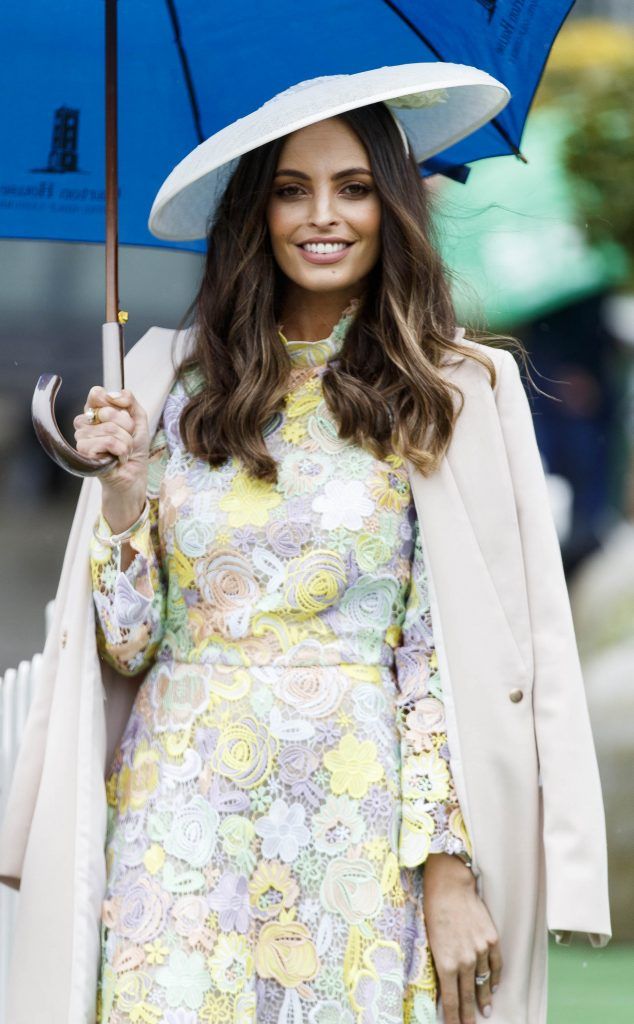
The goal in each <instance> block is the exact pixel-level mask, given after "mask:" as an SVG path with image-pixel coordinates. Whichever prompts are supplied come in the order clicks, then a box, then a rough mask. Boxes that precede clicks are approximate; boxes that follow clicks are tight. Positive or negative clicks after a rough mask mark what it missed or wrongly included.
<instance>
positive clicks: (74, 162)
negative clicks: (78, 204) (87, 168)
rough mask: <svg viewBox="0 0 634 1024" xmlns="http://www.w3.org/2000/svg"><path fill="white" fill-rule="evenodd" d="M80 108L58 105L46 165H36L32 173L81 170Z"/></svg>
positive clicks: (60, 172) (75, 171) (58, 172)
mask: <svg viewBox="0 0 634 1024" xmlns="http://www.w3.org/2000/svg"><path fill="white" fill-rule="evenodd" d="M78 133H79V110H78V109H77V108H75V107H58V108H57V110H55V111H54V113H53V133H52V137H51V148H50V150H49V154H48V163H47V165H46V167H34V168H33V170H32V172H31V173H32V174H73V173H75V174H76V173H77V172H78V171H79V164H78V159H77V137H78Z"/></svg>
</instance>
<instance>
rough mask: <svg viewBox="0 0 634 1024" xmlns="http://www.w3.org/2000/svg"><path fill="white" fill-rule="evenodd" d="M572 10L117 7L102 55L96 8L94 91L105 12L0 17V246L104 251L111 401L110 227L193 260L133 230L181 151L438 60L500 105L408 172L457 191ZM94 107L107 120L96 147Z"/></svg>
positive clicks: (18, 8)
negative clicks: (315, 86)
mask: <svg viewBox="0 0 634 1024" xmlns="http://www.w3.org/2000/svg"><path fill="white" fill-rule="evenodd" d="M571 7H572V2H571V0H531V2H524V0H452V2H451V4H444V5H443V4H439V3H437V2H434V3H431V2H429V0H428V2H425V0H401V2H399V3H394V2H391V0H318V3H316V4H315V5H314V8H313V9H312V10H311V8H310V7H308V6H307V5H299V4H298V3H297V0H275V3H274V4H263V3H262V0H231V2H229V0H210V2H208V3H203V2H202V0H165V2H164V3H157V2H156V0H154V2H150V0H126V2H125V3H122V4H121V5H120V9H119V30H118V31H119V45H118V47H116V45H115V39H116V17H117V3H116V0H105V9H106V21H108V19H109V23H110V56H109V58H107V61H109V64H110V74H109V75H108V76H107V78H108V82H109V83H110V84H109V87H108V89H106V76H105V75H104V63H103V53H104V38H105V35H106V32H105V29H104V2H101V3H96V2H94V0H58V2H57V3H54V4H53V3H50V2H48V3H36V2H35V0H31V2H30V3H22V4H19V3H16V2H13V3H9V4H7V5H5V8H4V11H3V15H2V20H1V24H2V32H1V33H0V85H1V86H2V88H0V94H1V95H2V97H3V101H2V102H3V110H2V135H3V150H4V152H3V156H2V170H1V175H0V236H4V237H16V238H34V239H35V238H36V239H56V240H65V241H84V242H86V241H87V242H103V241H104V238H105V239H106V250H107V251H106V265H107V302H106V307H107V312H106V321H107V324H106V327H108V328H109V330H108V331H106V335H107V337H108V339H109V342H108V344H109V351H110V355H109V357H108V360H107V361H108V372H107V383H108V384H109V386H113V387H114V386H117V383H119V384H120V378H121V368H120V362H121V360H120V358H119V356H118V355H117V349H116V346H117V345H118V346H119V352H122V351H123V341H122V332H121V328H120V325H119V310H118V297H117V288H116V279H117V274H116V263H117V261H116V247H117V227H118V237H119V240H120V241H121V242H122V243H124V244H127V245H159V246H167V247H176V248H181V249H193V250H201V249H203V248H204V242H202V241H201V242H180V243H173V242H164V241H161V240H159V239H156V238H154V236H153V235H151V234H150V233H149V231H148V228H147V217H148V214H149V210H150V207H151V204H152V200H153V198H154V195H155V194H156V191H157V190H158V187H159V186H160V184H161V182H162V181H163V179H164V178H165V177H166V175H167V174H168V173H169V171H170V170H171V168H172V167H173V166H174V165H175V164H176V163H177V162H178V161H179V160H180V159H181V158H182V157H183V156H185V155H186V153H188V152H189V151H190V150H191V149H193V148H194V146H196V145H197V144H198V143H199V142H200V141H202V140H203V139H204V138H207V137H208V136H210V135H212V134H213V133H214V132H216V131H218V130H219V129H220V128H222V127H224V126H225V125H226V124H228V123H230V122H231V121H233V120H235V119H236V118H238V117H242V116H244V115H245V114H247V113H249V112H250V111H251V110H253V109H255V108H256V107H257V106H259V105H260V104H262V103H263V102H265V101H266V100H267V99H268V98H270V96H272V95H273V94H275V93H277V92H279V91H281V90H283V89H285V88H287V87H288V86H290V85H292V84H294V83H296V82H298V81H301V80H304V79H308V78H313V77H316V76H318V75H328V74H340V73H353V72H357V71H364V70H368V69H370V68H372V67H378V66H382V65H386V64H405V63H411V62H416V61H427V60H446V61H450V62H454V63H463V64H471V65H474V66H476V67H479V68H481V69H482V70H484V71H487V72H489V73H490V74H491V75H493V76H494V77H495V78H497V79H499V80H500V81H502V82H503V83H504V84H505V85H506V86H507V87H508V88H509V89H510V91H511V94H512V99H511V100H510V102H509V103H508V105H507V106H506V107H505V108H504V110H503V111H502V112H501V113H500V115H499V116H498V117H497V118H495V119H494V120H493V121H491V122H490V123H488V124H487V125H485V126H484V127H483V128H481V129H479V130H478V131H477V132H475V133H474V134H473V135H471V136H470V137H468V138H467V139H464V140H463V141H462V142H459V143H457V144H456V145H454V146H451V147H449V148H448V149H446V150H445V151H444V152H443V153H441V154H439V155H438V156H435V157H433V158H431V159H429V160H427V161H425V163H424V164H423V165H422V166H421V175H422V176H426V175H428V174H433V173H438V172H440V173H443V174H447V175H448V176H449V177H452V178H455V179H456V180H458V181H463V182H466V180H467V176H468V173H469V168H468V166H467V165H468V164H469V163H472V162H473V161H476V160H480V159H482V158H484V157H490V156H502V155H507V154H515V155H516V156H518V157H520V158H521V154H520V150H519V146H520V140H521V135H522V130H523V127H524V123H525V120H526V116H527V113H528V110H529V107H530V104H531V101H532V98H533V95H534V92H535V90H536V88H537V85H538V82H539V79H540V77H541V73H542V71H543V67H544V64H545V62H546V59H547V56H548V53H549V52H550V47H551V46H552V43H553V40H554V38H555V36H556V34H557V32H558V30H559V28H560V27H561V24H562V22H563V21H564V19H565V17H566V15H567V14H568V12H569V10H570V8H571ZM117 49H118V63H119V74H118V79H119V80H118V94H119V100H118V104H117V102H116V95H117V83H116V75H115V70H116V52H117ZM107 92H109V93H110V120H109V128H108V130H107V132H106V133H104V116H103V107H104V95H105V93H107ZM117 106H118V113H119V123H118V126H117V124H116V119H115V110H116V109H117ZM117 138H118V164H119V166H118V177H117V159H116V154H117V146H116V140H117ZM106 139H108V141H106ZM522 159H523V158H522ZM107 161H109V162H108V167H106V164H107ZM108 181H109V193H110V194H109V199H108V203H106V191H107V185H108ZM117 198H118V201H119V207H118V210H117V205H116V200H117ZM106 205H107V206H108V214H109V216H108V221H109V228H108V231H107V232H106V231H105V220H106V218H105V216H104V215H105V212H106ZM112 346H114V348H113V347H112ZM55 381H57V383H56V384H55ZM40 384H41V385H42V386H41V387H40V386H39V385H38V390H36V400H37V404H38V408H39V409H40V411H42V410H45V409H46V407H47V405H49V404H50V408H51V418H49V420H48V421H47V423H46V424H45V426H44V427H43V428H42V431H40V432H39V436H40V439H41V440H42V441H43V443H45V447H47V450H49V453H50V454H51V455H52V456H53V457H57V455H60V449H59V446H58V444H57V440H55V441H54V443H52V446H50V445H48V444H47V443H46V442H47V438H48V439H49V440H50V439H51V438H56V437H57V434H58V432H57V428H56V424H55V422H54V414H53V412H52V403H53V397H54V395H53V392H54V391H56V390H57V387H59V378H53V377H50V376H49V378H48V381H47V383H46V384H42V379H41V381H40ZM36 429H38V421H37V418H36ZM59 437H60V438H61V435H59ZM60 443H61V442H60ZM66 449H67V450H64V451H62V452H61V456H60V458H58V461H60V462H61V464H63V465H64V466H65V468H72V467H69V465H68V458H69V452H71V453H72V452H73V450H72V449H70V448H69V446H66ZM74 455H75V456H77V453H74ZM80 463H81V460H80ZM109 465H110V462H108V463H99V464H95V463H92V464H88V463H86V462H85V461H84V463H83V464H81V465H79V464H78V465H76V466H75V469H74V470H73V471H76V472H78V473H79V475H84V474H85V473H86V472H103V471H105V470H107V468H108V466H109Z"/></svg>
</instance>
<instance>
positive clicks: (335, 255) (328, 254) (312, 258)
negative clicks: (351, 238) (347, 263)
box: [297, 241, 354, 264]
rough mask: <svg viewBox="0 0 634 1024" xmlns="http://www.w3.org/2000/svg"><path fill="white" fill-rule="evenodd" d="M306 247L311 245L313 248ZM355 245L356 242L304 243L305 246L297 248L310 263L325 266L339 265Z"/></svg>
mask: <svg viewBox="0 0 634 1024" xmlns="http://www.w3.org/2000/svg"><path fill="white" fill-rule="evenodd" d="M306 245H310V247H311V248H310V249H309V248H305V246H306ZM353 245H354V242H343V243H342V242H334V241H333V242H329V243H325V242H317V243H310V242H309V243H307V242H304V243H303V245H298V246H297V248H298V249H299V251H300V253H301V254H302V256H303V258H304V259H305V260H306V261H307V262H308V263H316V264H323V263H339V261H340V260H342V259H345V256H346V253H347V252H348V251H349V250H350V249H351V248H352V246H353ZM311 249H317V252H314V251H312V252H311ZM319 250H321V251H319Z"/></svg>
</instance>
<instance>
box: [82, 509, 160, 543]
mask: <svg viewBox="0 0 634 1024" xmlns="http://www.w3.org/2000/svg"><path fill="white" fill-rule="evenodd" d="M149 515H150V500H149V498H146V499H145V505H144V506H143V510H142V512H141V515H140V516H139V518H138V519H137V520H136V522H134V523H132V526H129V527H128V529H127V530H123V531H122V532H121V533H113V534H111V535H110V536H109V537H103V536H102V535H101V534H100V533H99V532H98V531H97V526H96V524H95V526H94V528H93V531H92V532H93V534H94V537H95V540H97V541H99V543H100V544H103V545H104V546H105V547H107V548H121V545H122V544H123V542H124V541H126V540H129V539H130V537H132V536H133V535H134V534H135V533H136V532H137V531H138V530H140V529H141V527H142V526H145V524H146V523H147V521H148V518H149Z"/></svg>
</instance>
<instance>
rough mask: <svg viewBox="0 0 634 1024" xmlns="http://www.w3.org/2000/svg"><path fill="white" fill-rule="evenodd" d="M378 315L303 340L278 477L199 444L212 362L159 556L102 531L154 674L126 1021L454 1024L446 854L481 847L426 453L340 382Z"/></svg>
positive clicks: (123, 917)
mask: <svg viewBox="0 0 634 1024" xmlns="http://www.w3.org/2000/svg"><path fill="white" fill-rule="evenodd" d="M355 308H356V307H355V304H354V303H353V304H352V305H351V306H349V307H348V309H347V310H346V311H344V313H343V314H342V317H341V319H340V321H339V323H338V324H337V325H336V327H335V328H334V330H333V332H332V334H331V336H330V337H329V338H328V339H326V340H325V341H322V342H292V341H287V339H286V338H284V336H283V335H281V337H282V338H283V340H284V342H285V343H286V344H287V345H288V349H289V352H290V355H291V359H292V362H293V367H294V369H293V371H292V381H291V389H290V391H289V393H288V396H287V399H286V403H285V408H284V410H283V412H281V413H278V414H276V415H275V416H274V417H273V419H272V420H271V421H270V423H269V424H268V426H267V430H266V431H265V439H266V444H267V446H268V448H269V450H270V451H271V453H272V454H273V456H274V457H275V458H276V460H277V461H278V464H279V481H278V483H277V484H269V483H266V482H262V481H259V480H256V479H254V478H252V477H250V476H248V475H247V474H246V473H245V472H244V469H243V468H242V467H241V465H240V464H239V462H237V461H236V460H234V459H231V460H229V461H227V463H226V464H225V465H223V466H222V467H220V468H216V469H212V468H210V467H209V466H208V465H207V463H206V462H204V461H203V460H200V459H198V458H195V457H193V456H192V455H190V454H189V453H187V452H186V451H185V449H184V448H183V446H182V443H181V440H180V437H179V431H178V422H179V415H180V411H181V410H182V408H183V406H184V404H185V403H186V401H187V400H188V394H189V393H190V392H191V387H192V386H193V385H194V386H195V374H194V375H191V374H190V376H189V377H187V378H184V379H181V380H180V381H177V382H176V383H175V385H174V386H173V388H172V391H171V393H170V395H169V397H168V399H167V402H166V404H165V407H164V410H163V415H162V419H161V422H160V424H159V428H158V430H157V433H156V435H155V437H154V439H153V443H152V447H151V470H150V480H149V497H150V505H151V515H150V520H149V522H148V524H147V525H146V526H145V527H143V528H141V529H140V530H139V531H138V532H137V533H136V535H135V536H134V539H133V547H134V548H135V550H136V552H137V554H136V556H135V558H134V561H133V562H132V563H131V565H130V566H129V567H128V569H127V570H126V571H125V572H121V571H120V570H119V567H118V565H117V563H116V559H115V556H114V555H113V551H112V549H110V548H109V547H105V546H102V545H100V544H99V543H98V542H97V541H96V540H93V542H92V547H91V552H90V556H91V567H92V574H93V584H94V600H95V608H96V619H97V636H98V643H99V648H100V651H101V653H102V655H103V657H104V658H105V659H107V660H108V661H109V662H110V663H112V664H113V665H114V666H115V667H116V668H117V669H119V671H121V672H123V673H124V674H126V675H135V674H137V673H139V672H141V671H142V670H145V669H148V671H147V673H146V674H145V676H144V677H143V681H142V683H141V685H140V688H139V690H138V693H137V696H136V699H135V703H134V706H133V709H132V713H131V715H130V718H129V720H128V722H127V726H126V728H125V731H124V734H123V736H122V738H121V741H120V743H119V746H118V748H117V750H116V752H115V756H114V759H113V763H112V765H111V768H110V772H109V775H108V778H107V794H108V807H109V818H108V835H107V848H106V858H107V890H106V895H105V899H104V903H103V914H102V942H101V948H102V962H101V970H100V977H99V986H98V995H97V1019H98V1021H99V1022H101V1024H129V1022H132V1024H137V1022H140V1024H197V1022H205V1024H251V1022H261V1024H403V1022H406V1024H409V1022H418V1024H430V1022H434V1021H436V1019H437V1018H436V999H437V990H436V977H435V972H434V966H433V961H432V958H431V954H430V951H429V947H428V945H427V940H426V934H425V925H424V917H423V872H422V870H421V869H420V866H421V865H422V864H423V863H424V861H425V859H426V857H427V854H428V853H429V852H430V851H432V852H440V851H446V852H449V853H455V854H458V855H462V856H468V855H469V854H470V852H471V849H470V841H469V837H468V835H467V833H466V830H465V825H464V822H463V818H462V814H461V811H460V807H459V805H458V802H457V798H456V794H455V790H454V787H453V782H452V778H451V774H450V770H449V752H448V748H447V738H446V733H445V723H444V716H443V704H442V691H441V680H440V678H439V673H438V667H437V662H436V655H435V651H434V642H433V633H432V624H431V620H430V610H429V604H428V597H427V588H426V578H425V564H424V558H423V551H422V548H421V542H420V536H419V533H418V529H417V521H416V513H415V507H414V504H413V499H412V496H411V493H410V489H409V483H408V477H407V472H406V468H405V465H404V464H403V462H402V460H401V459H399V458H398V457H395V456H390V457H389V458H388V459H387V460H386V461H379V460H377V459H376V458H375V457H374V456H372V455H371V454H370V453H368V452H366V451H365V450H363V449H361V448H359V447H356V446H354V445H352V444H349V443H348V442H346V441H342V440H340V439H339V437H338V435H337V430H336V426H335V423H334V421H333V419H332V417H331V415H330V413H329V411H328V409H327V407H326V403H325V401H324V399H323V396H322V392H321V374H322V372H323V369H324V367H325V364H326V361H327V359H328V358H330V357H332V356H334V355H335V354H336V352H337V350H338V347H339V345H340V344H341V342H342V339H343V337H344V334H345V330H346V328H347V326H348V324H349V322H350V319H351V317H353V316H354V313H355ZM100 531H101V532H102V534H103V533H106V534H107V533H108V526H107V523H106V522H105V521H104V520H103V519H101V518H100ZM131 685H133V684H131Z"/></svg>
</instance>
